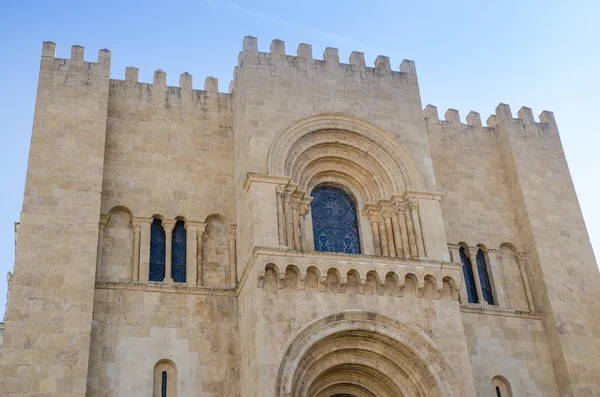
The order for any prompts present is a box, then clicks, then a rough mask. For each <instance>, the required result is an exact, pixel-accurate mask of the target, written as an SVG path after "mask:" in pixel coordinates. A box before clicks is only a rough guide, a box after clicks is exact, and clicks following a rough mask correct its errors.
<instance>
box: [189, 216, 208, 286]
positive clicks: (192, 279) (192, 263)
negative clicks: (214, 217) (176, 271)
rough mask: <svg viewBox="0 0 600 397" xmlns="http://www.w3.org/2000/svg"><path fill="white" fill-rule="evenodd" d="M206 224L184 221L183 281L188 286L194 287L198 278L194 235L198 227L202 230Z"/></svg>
mask: <svg viewBox="0 0 600 397" xmlns="http://www.w3.org/2000/svg"><path fill="white" fill-rule="evenodd" d="M205 227H206V224H205V223H204V222H190V221H188V222H186V223H185V230H186V234H185V235H186V239H185V283H186V284H187V286H188V287H196V286H197V285H198V284H197V280H198V245H197V244H196V236H197V235H198V229H202V230H204V228H205Z"/></svg>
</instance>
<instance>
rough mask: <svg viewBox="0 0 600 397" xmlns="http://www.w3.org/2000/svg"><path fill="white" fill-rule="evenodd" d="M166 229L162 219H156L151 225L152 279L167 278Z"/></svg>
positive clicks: (161, 279)
mask: <svg viewBox="0 0 600 397" xmlns="http://www.w3.org/2000/svg"><path fill="white" fill-rule="evenodd" d="M165 241H166V238H165V231H164V229H163V227H162V222H161V220H160V219H156V218H155V219H154V221H152V226H150V272H149V273H150V274H149V279H150V281H163V280H164V279H165V249H166V248H165Z"/></svg>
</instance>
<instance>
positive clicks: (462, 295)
mask: <svg viewBox="0 0 600 397" xmlns="http://www.w3.org/2000/svg"><path fill="white" fill-rule="evenodd" d="M448 248H450V253H451V257H452V262H454V263H460V264H461V265H462V261H461V259H460V246H459V245H449V246H448ZM460 279H461V281H462V283H461V287H460V292H459V300H460V303H462V304H463V305H466V304H468V303H469V294H468V293H467V283H466V281H465V273H464V271H463V270H462V268H461V269H460Z"/></svg>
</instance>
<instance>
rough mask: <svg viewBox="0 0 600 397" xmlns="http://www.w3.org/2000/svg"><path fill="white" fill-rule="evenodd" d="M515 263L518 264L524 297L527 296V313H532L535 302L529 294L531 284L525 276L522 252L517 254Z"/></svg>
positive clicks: (525, 267) (525, 266)
mask: <svg viewBox="0 0 600 397" xmlns="http://www.w3.org/2000/svg"><path fill="white" fill-rule="evenodd" d="M517 261H518V263H519V270H520V272H521V279H523V287H524V288H525V295H526V296H527V304H528V305H529V311H530V312H534V311H535V302H534V301H533V294H532V293H531V284H529V276H528V275H527V261H526V259H525V253H524V252H519V253H518V254H517Z"/></svg>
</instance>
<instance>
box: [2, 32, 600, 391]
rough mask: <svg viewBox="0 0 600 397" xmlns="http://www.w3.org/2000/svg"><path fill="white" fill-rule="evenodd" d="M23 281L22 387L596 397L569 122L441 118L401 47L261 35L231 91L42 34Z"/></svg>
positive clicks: (590, 280)
mask: <svg viewBox="0 0 600 397" xmlns="http://www.w3.org/2000/svg"><path fill="white" fill-rule="evenodd" d="M113 74H114V73H113ZM323 187H326V190H327V192H328V193H327V194H328V196H326V198H325V199H319V197H321V196H319V191H317V189H321V191H323V190H322V188H323ZM322 197H325V196H322ZM15 231H17V229H15ZM15 241H17V240H16V238H15ZM9 280H10V282H9V299H8V305H7V311H6V316H5V319H4V323H3V324H2V323H0V394H1V395H2V396H7V397H23V396H36V397H46V396H53V397H67V396H69V397H73V396H79V397H83V396H88V397H108V396H110V397H125V396H127V397H130V396H135V397H147V396H155V397H159V396H160V397H162V396H168V397H176V396H178V397H192V396H194V397H196V396H197V397H225V396H227V397H339V396H350V397H373V396H377V397H392V396H393V397H397V396H404V397H413V396H415V397H434V396H435V397H475V396H481V397H483V396H492V395H493V396H495V397H498V396H501V397H510V396H514V397H516V396H519V397H521V396H525V397H590V396H600V360H598V357H599V356H600V302H599V301H598V296H600V275H599V273H598V268H597V266H596V262H595V258H594V256H593V253H592V249H591V246H590V243H589V238H588V235H587V231H586V229H585V225H584V222H583V218H582V214H581V211H580V209H579V205H578V202H577V197H576V195H575V191H574V188H573V184H572V181H571V177H570V175H569V170H568V167H567V163H566V160H565V156H564V153H563V150H562V146H561V142H560V137H559V134H558V129H557V126H556V122H555V119H554V116H553V114H552V113H551V112H548V111H544V112H542V113H541V115H540V116H539V122H538V121H535V120H534V118H533V114H532V111H531V109H529V108H526V107H523V108H521V109H520V110H519V112H518V114H517V118H513V115H512V112H511V110H510V108H509V107H508V105H505V104H500V105H499V106H498V108H497V109H496V113H495V114H494V115H492V116H490V117H489V118H488V119H487V122H486V123H485V125H483V123H482V121H481V117H480V115H479V114H478V113H476V112H471V113H469V114H468V115H467V117H466V123H463V122H461V119H460V116H459V114H458V112H457V111H456V110H453V109H450V110H448V111H447V112H446V113H445V115H444V119H440V118H439V116H438V111H437V109H436V108H435V107H434V106H431V105H427V106H425V108H423V105H422V103H421V96H420V92H419V84H418V79H417V73H416V68H415V64H414V62H412V61H408V60H404V61H402V63H401V65H400V67H399V70H396V68H394V67H392V64H391V62H390V59H389V58H388V57H385V56H378V57H377V58H376V60H375V62H374V64H373V67H369V66H367V64H366V61H365V58H364V55H363V54H362V53H360V52H353V53H352V54H351V55H350V58H349V62H348V63H341V62H340V58H339V54H338V50H337V49H335V48H326V49H325V52H324V54H323V57H322V59H317V58H315V57H313V53H312V47H311V46H310V45H308V44H300V45H299V47H298V50H297V54H296V55H295V56H290V55H287V53H286V49H285V43H284V42H283V41H281V40H274V41H273V42H272V43H271V46H270V51H269V52H260V51H259V50H258V41H257V39H256V38H254V37H249V36H248V37H246V38H244V40H243V44H242V51H241V52H240V54H239V57H238V65H237V66H236V67H235V68H234V72H233V80H232V82H231V84H230V86H229V92H228V93H223V92H219V85H218V81H217V80H216V79H215V78H212V77H208V78H207V79H206V80H205V82H204V89H202V90H198V89H194V88H193V79H192V76H191V75H190V74H188V73H183V74H182V75H181V76H180V79H179V87H169V86H167V85H166V72H164V71H162V70H157V71H156V72H154V78H153V82H152V84H148V83H142V82H139V81H138V69H137V68H135V67H128V68H127V69H126V71H125V74H124V79H123V80H120V79H111V77H110V51H108V50H100V51H99V52H98V57H97V59H96V60H95V61H94V62H88V61H85V59H84V48H83V47H81V46H73V47H72V51H71V59H58V58H56V56H55V44H54V43H52V42H45V43H43V47H42V57H41V64H40V75H39V80H38V93H37V101H36V106H35V116H34V123H33V133H32V139H31V149H30V156H29V165H28V171H27V180H26V187H25V195H24V199H23V209H22V212H21V219H20V220H19V223H18V245H17V244H16V261H15V269H14V275H11V277H10V278H9Z"/></svg>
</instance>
